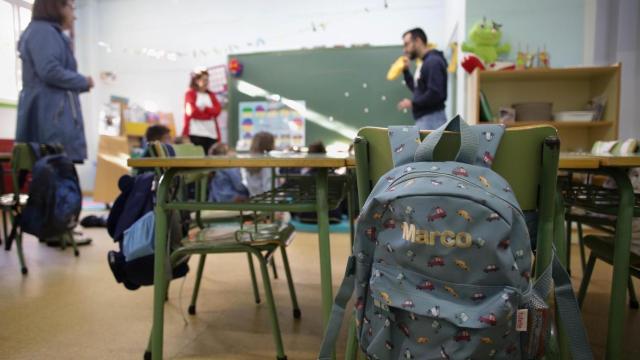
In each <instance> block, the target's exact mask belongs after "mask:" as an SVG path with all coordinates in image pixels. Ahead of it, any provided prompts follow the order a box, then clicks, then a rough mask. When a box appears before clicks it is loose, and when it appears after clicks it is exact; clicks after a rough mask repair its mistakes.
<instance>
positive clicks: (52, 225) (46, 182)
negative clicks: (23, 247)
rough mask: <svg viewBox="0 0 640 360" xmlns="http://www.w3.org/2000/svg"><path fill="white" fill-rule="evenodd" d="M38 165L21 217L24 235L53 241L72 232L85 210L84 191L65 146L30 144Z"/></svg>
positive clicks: (33, 172)
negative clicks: (83, 204)
mask: <svg viewBox="0 0 640 360" xmlns="http://www.w3.org/2000/svg"><path fill="white" fill-rule="evenodd" d="M30 146H31V149H32V151H33V153H34V155H35V158H36V159H37V160H36V163H35V164H34V166H33V169H32V172H31V185H30V186H29V200H28V201H27V205H26V206H25V208H24V210H23V211H22V213H21V215H20V226H21V227H22V231H24V232H26V233H29V234H32V235H35V236H37V237H39V238H41V239H42V238H50V237H54V236H58V235H61V234H63V233H64V232H66V231H70V230H72V229H73V228H74V227H76V225H77V224H78V219H79V216H80V210H82V191H81V190H80V182H79V181H78V174H77V173H76V169H75V166H74V164H73V162H72V161H71V160H70V159H69V158H68V157H67V156H66V155H65V154H64V152H63V150H62V146H56V145H44V144H34V143H32V144H30Z"/></svg>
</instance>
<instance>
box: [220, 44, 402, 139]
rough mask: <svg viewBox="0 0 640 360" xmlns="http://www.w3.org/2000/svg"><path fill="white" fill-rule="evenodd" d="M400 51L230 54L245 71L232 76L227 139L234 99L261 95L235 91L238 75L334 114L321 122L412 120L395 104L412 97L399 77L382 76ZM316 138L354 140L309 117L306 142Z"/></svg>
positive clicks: (234, 123) (232, 131)
mask: <svg viewBox="0 0 640 360" xmlns="http://www.w3.org/2000/svg"><path fill="white" fill-rule="evenodd" d="M401 54H402V48H401V47H399V46H389V47H362V48H330V49H313V50H296V51H282V52H270V53H257V54H245V55H231V56H230V58H237V59H238V60H240V62H241V63H242V64H243V66H244V70H243V73H242V75H241V76H240V77H239V78H231V80H230V86H229V143H231V144H234V143H235V142H236V140H237V139H238V102H240V101H263V100H264V97H256V98H252V97H250V96H248V95H246V94H243V93H242V92H240V91H238V87H237V85H238V81H239V80H242V81H245V82H247V83H249V84H252V85H254V86H258V87H260V88H262V89H265V90H267V91H268V92H269V93H271V94H278V95H280V96H282V97H285V98H289V99H292V100H304V101H306V107H307V110H312V111H314V112H316V113H318V114H319V115H320V117H322V118H325V119H329V118H330V117H331V118H333V123H332V122H327V121H325V122H327V123H328V124H330V125H332V124H335V123H336V122H339V123H343V124H344V125H347V126H349V127H351V128H354V129H356V130H357V129H359V128H360V127H363V126H389V125H402V124H413V119H412V117H411V112H408V113H402V112H399V111H398V110H397V109H396V104H397V103H398V101H400V100H401V99H402V98H404V97H407V98H410V97H411V92H409V90H408V89H407V88H406V87H405V86H404V85H403V83H402V77H400V78H399V79H397V80H395V81H387V80H386V74H387V70H388V69H389V66H390V65H391V63H393V62H394V61H395V60H396V59H397V58H398V56H400V55H401ZM365 84H366V85H365ZM345 93H348V96H345ZM383 97H384V99H383ZM365 109H367V110H368V111H365ZM316 140H322V141H323V142H324V143H325V144H330V143H332V142H334V141H343V142H351V140H352V139H348V138H345V137H343V136H341V135H340V134H339V133H338V132H337V131H335V130H332V129H327V128H325V127H322V126H319V125H317V124H314V123H313V122H311V121H309V120H307V122H306V142H307V144H310V143H311V142H314V141H316Z"/></svg>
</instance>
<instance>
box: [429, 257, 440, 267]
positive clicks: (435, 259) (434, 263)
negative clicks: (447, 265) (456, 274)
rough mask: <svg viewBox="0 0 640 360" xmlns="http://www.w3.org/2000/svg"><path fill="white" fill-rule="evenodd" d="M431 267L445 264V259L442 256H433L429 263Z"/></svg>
mask: <svg viewBox="0 0 640 360" xmlns="http://www.w3.org/2000/svg"><path fill="white" fill-rule="evenodd" d="M427 265H428V266H429V267H434V266H444V259H443V258H442V257H440V256H433V257H431V259H430V260H429V262H428V263H427Z"/></svg>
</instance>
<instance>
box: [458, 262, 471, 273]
mask: <svg viewBox="0 0 640 360" xmlns="http://www.w3.org/2000/svg"><path fill="white" fill-rule="evenodd" d="M455 263H456V266H457V267H459V268H460V269H462V270H464V271H469V266H467V263H466V262H465V261H464V260H456V261H455Z"/></svg>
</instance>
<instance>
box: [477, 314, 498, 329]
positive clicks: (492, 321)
mask: <svg viewBox="0 0 640 360" xmlns="http://www.w3.org/2000/svg"><path fill="white" fill-rule="evenodd" d="M479 320H480V322H481V323H484V324H487V325H491V326H496V324H497V323H498V321H497V320H496V315H495V314H494V313H491V314H488V315H484V316H480V318H479Z"/></svg>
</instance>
